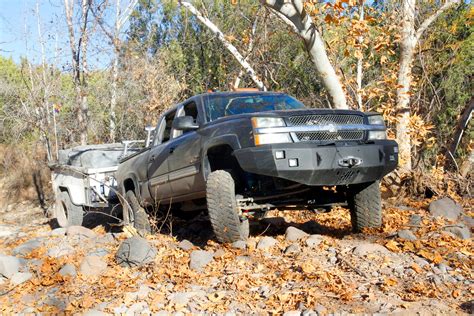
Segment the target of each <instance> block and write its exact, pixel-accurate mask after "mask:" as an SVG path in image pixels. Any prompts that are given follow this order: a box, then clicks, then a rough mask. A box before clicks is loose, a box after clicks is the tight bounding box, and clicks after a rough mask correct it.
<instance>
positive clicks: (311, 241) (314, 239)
mask: <svg viewBox="0 0 474 316" xmlns="http://www.w3.org/2000/svg"><path fill="white" fill-rule="evenodd" d="M323 240H324V237H323V236H321V235H311V236H309V237H308V238H307V239H306V245H307V246H308V247H310V248H314V247H317V246H319V244H320V243H322V242H323Z"/></svg>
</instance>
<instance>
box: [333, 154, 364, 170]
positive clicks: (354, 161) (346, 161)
mask: <svg viewBox="0 0 474 316" xmlns="http://www.w3.org/2000/svg"><path fill="white" fill-rule="evenodd" d="M338 164H339V166H341V167H346V168H352V167H355V166H359V165H360V164H362V159H360V158H357V157H352V156H349V157H345V158H342V159H339V162H338Z"/></svg>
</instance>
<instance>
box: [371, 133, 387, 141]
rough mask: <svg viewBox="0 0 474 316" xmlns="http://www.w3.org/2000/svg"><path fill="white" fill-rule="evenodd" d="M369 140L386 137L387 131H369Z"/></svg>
mask: <svg viewBox="0 0 474 316" xmlns="http://www.w3.org/2000/svg"><path fill="white" fill-rule="evenodd" d="M368 139H369V140H380V139H387V133H386V132H385V131H369V137H368Z"/></svg>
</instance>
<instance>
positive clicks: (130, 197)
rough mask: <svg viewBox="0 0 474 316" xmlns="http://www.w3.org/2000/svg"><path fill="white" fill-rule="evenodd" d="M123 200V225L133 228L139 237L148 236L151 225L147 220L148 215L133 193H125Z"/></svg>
mask: <svg viewBox="0 0 474 316" xmlns="http://www.w3.org/2000/svg"><path fill="white" fill-rule="evenodd" d="M125 198H126V200H127V203H125V204H126V205H124V206H123V209H124V214H123V216H124V220H125V224H129V225H132V226H133V227H135V229H136V230H137V231H138V233H139V234H140V235H146V234H150V233H151V225H150V221H149V219H148V214H147V213H146V212H145V209H144V208H143V207H142V206H141V205H140V203H139V202H138V199H137V196H136V195H135V192H133V191H131V190H130V191H127V193H126V194H125Z"/></svg>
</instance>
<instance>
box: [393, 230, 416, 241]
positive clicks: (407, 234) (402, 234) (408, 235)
mask: <svg viewBox="0 0 474 316" xmlns="http://www.w3.org/2000/svg"><path fill="white" fill-rule="evenodd" d="M397 235H398V238H401V239H406V240H416V239H417V238H416V236H415V234H413V232H412V231H411V230H408V229H403V230H401V231H399V232H398V233H397Z"/></svg>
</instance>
